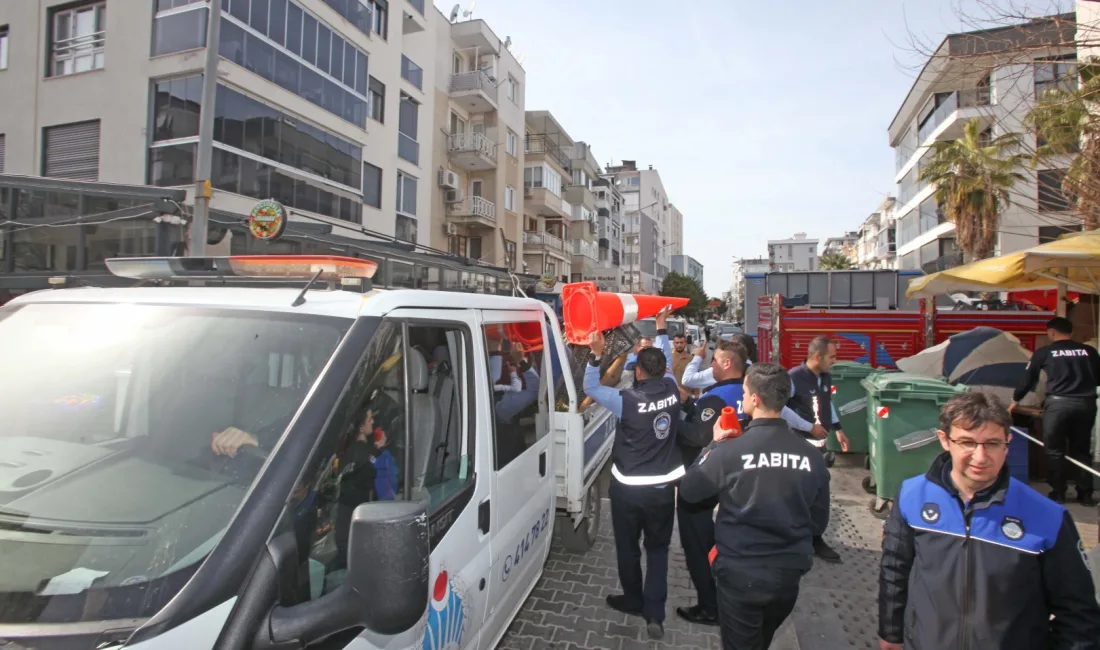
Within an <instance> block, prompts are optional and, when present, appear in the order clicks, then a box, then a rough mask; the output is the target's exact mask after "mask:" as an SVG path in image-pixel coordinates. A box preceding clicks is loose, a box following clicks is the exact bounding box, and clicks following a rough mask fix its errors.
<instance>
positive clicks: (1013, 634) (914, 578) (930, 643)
mask: <svg viewBox="0 0 1100 650" xmlns="http://www.w3.org/2000/svg"><path fill="white" fill-rule="evenodd" d="M950 476H951V456H950V455H949V454H947V453H944V454H942V455H941V456H940V457H939V458H937V459H936V460H935V462H933V463H932V467H931V468H930V469H929V470H928V473H927V474H925V475H924V476H919V477H916V478H911V479H909V480H907V481H905V482H904V483H902V486H901V490H900V492H899V494H898V498H897V500H896V501H895V504H894V508H893V510H892V511H891V512H890V517H889V519H888V520H887V522H886V528H885V531H884V537H883V545H882V569H881V573H880V576H879V636H881V637H882V638H883V639H885V640H887V641H890V642H892V643H904V645H905V649H906V650H940V649H946V648H951V649H960V650H962V649H964V648H967V649H970V650H1015V649H1019V650H1035V649H1038V650H1097V649H1100V605H1098V604H1097V601H1096V594H1095V592H1094V591H1093V584H1092V578H1091V577H1090V575H1089V569H1088V566H1087V565H1086V563H1085V552H1084V548H1083V546H1082V544H1081V538H1080V537H1079V536H1078V535H1077V529H1076V527H1075V526H1074V525H1073V519H1072V518H1071V517H1070V516H1069V513H1067V512H1066V509H1065V508H1063V507H1062V506H1060V505H1058V504H1057V503H1054V502H1053V501H1051V500H1049V499H1047V498H1045V497H1043V496H1042V495H1040V494H1039V493H1037V492H1035V491H1034V490H1032V489H1031V488H1029V487H1028V486H1027V485H1025V484H1023V483H1021V482H1019V481H1017V480H1016V479H1013V478H1010V477H1009V475H1008V468H1007V467H1006V468H1005V469H1003V470H1002V471H1001V475H1000V477H998V479H997V482H996V483H995V484H994V485H992V486H990V487H989V488H987V489H986V490H983V491H982V492H979V493H978V494H976V495H974V498H973V499H972V500H971V502H970V503H969V504H965V505H964V504H963V503H962V501H961V500H960V497H959V492H958V490H957V489H955V487H954V484H953V483H952V481H951V478H950ZM1051 615H1053V616H1054V618H1053V619H1051Z"/></svg>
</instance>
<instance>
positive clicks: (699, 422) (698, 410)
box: [679, 377, 745, 467]
mask: <svg viewBox="0 0 1100 650" xmlns="http://www.w3.org/2000/svg"><path fill="white" fill-rule="evenodd" d="M744 400H745V386H744V381H743V379H742V378H740V377H738V378H737V379H727V380H725V381H720V382H718V383H717V384H713V385H711V386H710V387H709V388H707V389H706V390H705V391H704V392H703V394H702V395H701V396H700V397H699V399H697V400H695V402H694V403H693V404H692V407H691V414H690V415H689V419H688V421H687V422H685V423H684V425H683V428H682V431H681V433H680V438H679V443H680V450H681V452H683V455H684V464H685V465H687V466H689V467H690V466H691V464H692V463H694V462H695V459H696V458H698V457H699V454H700V453H702V451H703V449H705V448H706V447H707V445H709V444H710V443H711V442H713V441H714V422H715V420H717V419H718V417H719V416H720V415H721V414H722V409H724V408H725V407H727V406H732V407H733V408H734V409H736V410H737V417H738V418H739V419H741V420H742V421H743V422H742V426H743V425H744V424H745V422H744V420H745V414H744V411H742V410H741V406H742V402H744Z"/></svg>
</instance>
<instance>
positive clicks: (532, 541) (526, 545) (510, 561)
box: [500, 508, 550, 582]
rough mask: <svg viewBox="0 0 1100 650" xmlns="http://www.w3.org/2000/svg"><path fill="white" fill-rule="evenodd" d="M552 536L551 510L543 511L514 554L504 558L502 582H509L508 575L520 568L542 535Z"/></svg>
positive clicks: (518, 544) (501, 574)
mask: <svg viewBox="0 0 1100 650" xmlns="http://www.w3.org/2000/svg"><path fill="white" fill-rule="evenodd" d="M549 534H550V508H547V509H546V510H544V511H543V513H542V517H539V518H538V519H536V520H535V523H534V524H532V525H531V530H529V531H527V534H526V535H524V536H523V539H521V540H519V543H517V544H516V550H515V552H514V553H512V554H511V555H509V556H508V557H506V558H504V569H503V570H502V571H501V573H500V581H501V582H507V581H508V575H509V574H511V573H512V569H514V568H516V567H518V566H519V564H520V562H522V561H523V558H524V556H526V555H527V552H528V551H529V550H531V547H532V546H535V545H536V542H538V539H539V536H540V535H549Z"/></svg>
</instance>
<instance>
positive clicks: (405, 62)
mask: <svg viewBox="0 0 1100 650" xmlns="http://www.w3.org/2000/svg"><path fill="white" fill-rule="evenodd" d="M401 78H402V79H404V80H405V81H407V82H409V83H411V84H412V85H414V86H416V87H417V88H418V89H419V90H424V70H423V69H422V68H421V67H420V66H418V65H416V64H415V63H413V62H412V59H410V58H409V57H407V56H405V55H404V54H402V55H401Z"/></svg>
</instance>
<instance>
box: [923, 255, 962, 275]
mask: <svg viewBox="0 0 1100 650" xmlns="http://www.w3.org/2000/svg"><path fill="white" fill-rule="evenodd" d="M963 261H964V260H963V253H962V251H958V252H955V253H948V254H947V255H944V256H942V257H937V258H936V259H934V260H932V261H931V262H926V263H924V264H922V265H921V270H922V271H924V272H925V273H927V274H929V275H931V274H932V273H939V272H940V271H946V270H947V269H953V268H955V267H956V266H962V264H963Z"/></svg>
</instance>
